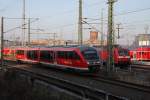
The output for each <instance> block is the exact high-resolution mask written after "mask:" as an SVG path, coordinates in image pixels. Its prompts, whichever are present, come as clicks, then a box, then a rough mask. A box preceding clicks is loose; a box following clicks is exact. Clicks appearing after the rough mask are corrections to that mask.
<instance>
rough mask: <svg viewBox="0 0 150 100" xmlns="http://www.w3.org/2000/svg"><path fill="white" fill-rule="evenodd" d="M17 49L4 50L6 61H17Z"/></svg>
mask: <svg viewBox="0 0 150 100" xmlns="http://www.w3.org/2000/svg"><path fill="white" fill-rule="evenodd" d="M15 52H16V51H15V49H14V48H4V49H3V56H4V59H5V60H14V61H15V60H16V59H15Z"/></svg>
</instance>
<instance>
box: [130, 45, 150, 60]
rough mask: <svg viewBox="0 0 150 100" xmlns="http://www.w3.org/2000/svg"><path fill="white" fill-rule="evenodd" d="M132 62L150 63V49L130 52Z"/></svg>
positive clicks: (137, 49) (140, 48) (141, 48)
mask: <svg viewBox="0 0 150 100" xmlns="http://www.w3.org/2000/svg"><path fill="white" fill-rule="evenodd" d="M130 56H131V61H150V47H148V46H145V47H138V48H136V49H134V50H130Z"/></svg>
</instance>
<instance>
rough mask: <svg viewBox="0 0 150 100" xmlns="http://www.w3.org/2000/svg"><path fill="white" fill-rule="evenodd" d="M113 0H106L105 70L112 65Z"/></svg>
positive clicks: (110, 68)
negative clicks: (106, 52)
mask: <svg viewBox="0 0 150 100" xmlns="http://www.w3.org/2000/svg"><path fill="white" fill-rule="evenodd" d="M114 2H115V0H108V35H107V46H108V47H107V51H108V59H107V71H108V72H109V71H111V70H112V65H113V4H114Z"/></svg>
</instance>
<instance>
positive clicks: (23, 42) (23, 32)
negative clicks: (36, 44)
mask: <svg viewBox="0 0 150 100" xmlns="http://www.w3.org/2000/svg"><path fill="white" fill-rule="evenodd" d="M25 42H26V39H25V0H23V13H22V46H25V45H26V43H25Z"/></svg>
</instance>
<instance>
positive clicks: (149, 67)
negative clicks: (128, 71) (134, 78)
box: [131, 64, 150, 71]
mask: <svg viewBox="0 0 150 100" xmlns="http://www.w3.org/2000/svg"><path fill="white" fill-rule="evenodd" d="M131 67H132V68H134V69H144V70H149V71H150V65H142V64H134V65H131Z"/></svg>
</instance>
